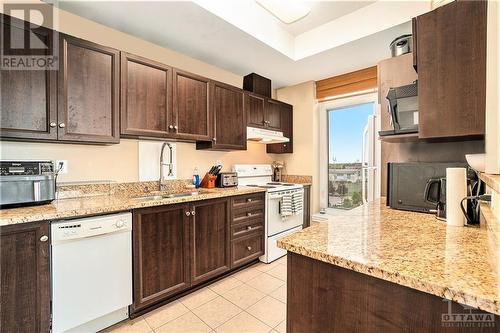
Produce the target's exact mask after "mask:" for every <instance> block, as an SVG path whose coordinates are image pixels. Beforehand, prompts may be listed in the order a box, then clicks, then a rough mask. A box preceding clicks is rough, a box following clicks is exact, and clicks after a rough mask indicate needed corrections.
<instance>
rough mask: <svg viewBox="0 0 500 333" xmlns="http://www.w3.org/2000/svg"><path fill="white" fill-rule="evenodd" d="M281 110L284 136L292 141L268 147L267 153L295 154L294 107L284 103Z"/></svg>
mask: <svg viewBox="0 0 500 333" xmlns="http://www.w3.org/2000/svg"><path fill="white" fill-rule="evenodd" d="M280 110H281V111H280V112H281V125H282V128H281V130H282V131H283V135H284V136H285V137H287V138H289V139H290V141H289V142H284V143H274V144H270V145H267V146H266V151H267V152H268V153H274V154H285V153H293V106H291V105H289V104H285V103H282V104H281V105H280Z"/></svg>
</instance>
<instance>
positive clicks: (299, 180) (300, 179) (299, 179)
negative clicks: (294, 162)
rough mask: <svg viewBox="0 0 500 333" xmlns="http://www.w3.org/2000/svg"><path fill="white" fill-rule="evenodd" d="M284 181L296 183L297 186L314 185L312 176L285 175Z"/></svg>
mask: <svg viewBox="0 0 500 333" xmlns="http://www.w3.org/2000/svg"><path fill="white" fill-rule="evenodd" d="M282 180H283V181H284V182H285V183H295V184H312V180H313V179H312V176H302V175H283V177H282Z"/></svg>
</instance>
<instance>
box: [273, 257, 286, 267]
mask: <svg viewBox="0 0 500 333" xmlns="http://www.w3.org/2000/svg"><path fill="white" fill-rule="evenodd" d="M276 261H277V262H278V263H280V264H282V265H286V263H287V256H283V257H281V258H279V259H278V260H276Z"/></svg>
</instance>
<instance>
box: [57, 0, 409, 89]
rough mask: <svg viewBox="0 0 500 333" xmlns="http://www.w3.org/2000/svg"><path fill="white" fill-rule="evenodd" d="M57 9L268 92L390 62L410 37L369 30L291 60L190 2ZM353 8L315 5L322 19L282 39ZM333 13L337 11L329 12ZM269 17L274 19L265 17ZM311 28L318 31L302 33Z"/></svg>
mask: <svg viewBox="0 0 500 333" xmlns="http://www.w3.org/2000/svg"><path fill="white" fill-rule="evenodd" d="M211 1H213V0H211ZM363 5H364V7H363V8H368V7H370V6H366V5H367V4H366V3H364V4H363ZM58 6H59V7H60V8H62V9H64V10H67V11H69V12H72V13H74V14H77V15H79V16H82V17H86V18H88V19H91V20H93V21H96V22H98V23H101V24H104V25H107V26H109V27H112V28H114V29H117V30H120V31H123V32H125V33H128V34H131V35H134V36H137V37H139V38H142V39H145V40H148V41H150V42H152V43H155V44H158V45H161V46H164V47H166V48H169V49H172V50H175V51H178V52H181V53H184V54H186V55H189V56H191V57H193V58H196V59H199V60H202V61H204V62H207V63H210V64H212V65H215V66H218V67H221V68H224V69H226V70H229V71H231V72H233V73H235V74H239V75H246V74H248V73H251V72H256V73H259V74H260V75H263V76H266V77H268V78H270V79H271V80H272V81H273V87H274V88H279V87H283V86H288V85H293V84H297V83H301V82H305V81H309V80H318V79H322V78H325V77H329V76H332V75H336V74H342V73H346V72H349V71H352V70H356V69H360V68H363V67H368V66H371V65H374V64H376V63H377V62H378V61H379V60H382V59H384V58H387V57H389V56H390V52H389V43H390V42H391V41H392V40H393V39H394V38H395V37H397V36H399V35H402V34H406V33H411V24H410V22H405V23H402V24H398V25H395V26H393V27H390V28H388V29H383V30H380V29H379V30H378V31H377V30H375V31H374V33H373V34H369V35H366V32H364V35H363V34H360V35H358V36H357V37H355V39H354V40H352V41H347V42H345V41H343V42H342V43H337V44H336V46H335V47H332V48H329V49H326V50H323V49H318V50H315V51H314V54H313V55H310V56H309V55H307V56H305V57H302V58H301V59H299V60H294V59H293V58H291V57H290V56H287V55H285V54H284V53H283V52H281V51H278V50H277V49H276V48H273V47H271V46H270V45H269V43H265V42H263V41H261V40H260V39H258V38H256V37H253V36H252V35H251V34H249V33H248V32H245V31H244V30H242V29H241V28H238V27H236V26H235V25H233V24H230V23H229V22H228V21H227V20H224V19H222V18H221V17H219V16H217V15H214V14H213V13H212V12H210V11H208V10H206V9H204V8H202V7H201V5H199V4H195V3H193V2H187V1H185V2H172V1H154V2H144V1H140V2H139V1H137V2H135V1H125V2H123V1H119V2H116V1H113V2H94V1H59V3H58ZM356 6H359V4H358V3H356V4H355V5H354V4H352V3H350V5H346V4H340V3H333V4H324V3H320V4H318V10H320V11H321V9H323V10H324V15H322V14H319V13H317V14H314V16H311V17H310V21H305V20H304V22H302V23H301V24H298V22H297V23H295V24H297V25H296V26H294V27H288V28H287V32H286V33H287V34H290V35H292V34H297V33H298V34H299V37H301V36H304V35H307V34H309V33H310V32H311V31H313V32H314V30H317V29H321V28H322V27H325V26H326V25H328V24H329V23H327V24H324V21H325V20H327V17H329V18H335V17H336V16H335V15H340V14H339V13H341V12H342V11H344V12H349V13H350V14H349V15H352V14H353V13H355V11H356V10H357V9H355V7H356ZM335 7H336V8H337V9H338V11H336V10H335V9H334V8H335ZM313 9H314V8H313ZM327 9H328V10H327ZM353 10H354V12H353ZM327 12H330V14H327ZM313 13H316V10H313V11H312V12H311V14H313ZM240 14H241V13H240ZM388 14H389V13H388ZM390 14H391V15H393V14H394V13H390ZM349 15H347V16H349ZM269 16H270V17H272V18H273V19H274V16H272V15H271V14H269ZM344 17H346V16H344ZM377 19H378V18H377ZM380 20H383V18H380ZM330 22H331V21H330ZM333 22H335V21H333ZM279 24H281V23H279ZM322 24H323V25H322ZM292 25H294V24H292ZM315 25H320V26H317V27H316V28H313V30H307V29H310V28H311V27H314V26H315ZM371 25H373V24H371ZM337 30H340V31H338V34H339V35H342V34H346V35H348V34H350V33H352V30H353V29H352V27H349V26H346V27H345V28H341V29H339V28H338V27H337ZM304 31H305V32H304ZM317 32H318V33H319V32H321V31H320V30H318V31H317ZM269 33H271V32H269ZM307 41H309V40H307Z"/></svg>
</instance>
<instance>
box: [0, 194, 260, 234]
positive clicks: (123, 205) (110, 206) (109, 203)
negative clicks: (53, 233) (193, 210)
mask: <svg viewBox="0 0 500 333" xmlns="http://www.w3.org/2000/svg"><path fill="white" fill-rule="evenodd" d="M264 191H265V189H261V188H248V187H244V188H225V189H219V188H216V189H200V191H199V194H197V195H191V196H187V197H178V198H168V199H161V200H148V201H139V200H137V199H134V198H133V197H128V196H124V195H123V194H121V195H120V194H110V195H100V196H91V197H81V198H70V199H58V200H54V201H53V202H52V203H50V204H47V205H41V206H30V207H20V208H8V209H2V210H0V226H3V225H9V224H16V223H26V222H33V221H44V220H56V219H64V218H73V217H79V216H85V215H95V214H103V213H111V212H119V211H126V210H131V209H136V208H144V207H152V206H161V205H169V204H175V203H182V202H190V201H198V200H207V199H214V198H222V197H229V196H235V195H240V194H248V193H256V192H264ZM135 195H137V193H135ZM142 195H147V193H142Z"/></svg>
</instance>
